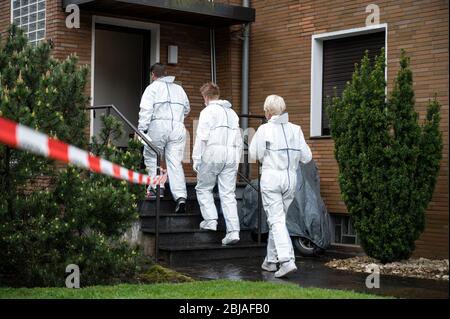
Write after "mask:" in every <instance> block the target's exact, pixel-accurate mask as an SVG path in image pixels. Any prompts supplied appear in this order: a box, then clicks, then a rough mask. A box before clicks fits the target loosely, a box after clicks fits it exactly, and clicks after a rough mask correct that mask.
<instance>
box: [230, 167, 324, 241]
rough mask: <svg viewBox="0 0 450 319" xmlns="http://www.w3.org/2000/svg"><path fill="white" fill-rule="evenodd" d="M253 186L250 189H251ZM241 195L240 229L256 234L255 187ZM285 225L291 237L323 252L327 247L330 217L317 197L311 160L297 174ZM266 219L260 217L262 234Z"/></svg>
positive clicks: (315, 172) (316, 175)
mask: <svg viewBox="0 0 450 319" xmlns="http://www.w3.org/2000/svg"><path fill="white" fill-rule="evenodd" d="M252 186H253V187H252ZM252 186H250V185H247V187H246V188H245V190H244V194H243V203H242V209H241V210H240V216H239V218H240V220H241V222H242V224H243V226H245V227H248V228H250V229H252V230H253V231H255V232H257V230H258V193H257V191H256V190H255V188H257V186H258V183H257V181H256V180H253V181H252ZM286 224H287V228H288V231H289V234H290V235H291V236H298V237H303V238H306V239H308V240H310V241H311V242H312V243H313V244H315V245H316V246H317V247H319V248H322V249H326V248H328V246H329V245H330V239H331V238H330V217H329V214H328V212H327V209H326V207H325V203H324V202H323V200H322V198H321V196H320V178H319V173H318V170H317V166H316V164H315V162H314V160H312V161H311V162H309V163H308V164H300V166H299V168H298V170H297V186H296V192H295V199H294V201H293V202H292V204H291V206H290V207H289V210H288V213H287V217H286ZM268 231H269V227H268V225H267V216H266V214H265V213H262V222H261V232H262V233H267V232H268Z"/></svg>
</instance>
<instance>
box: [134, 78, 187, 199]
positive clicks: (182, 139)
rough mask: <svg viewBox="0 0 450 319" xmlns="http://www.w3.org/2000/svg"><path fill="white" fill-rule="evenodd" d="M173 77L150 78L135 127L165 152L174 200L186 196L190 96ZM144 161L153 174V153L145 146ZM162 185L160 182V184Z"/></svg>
mask: <svg viewBox="0 0 450 319" xmlns="http://www.w3.org/2000/svg"><path fill="white" fill-rule="evenodd" d="M174 80H175V77H173V76H165V77H161V78H158V79H157V80H155V81H153V83H152V84H150V85H149V86H148V87H147V88H146V89H145V92H144V94H143V95H142V99H141V105H140V107H141V110H140V112H139V125H138V129H139V131H141V132H146V131H147V135H148V136H149V137H150V139H151V141H152V142H153V144H155V145H156V146H157V147H158V148H159V149H160V150H161V152H162V153H163V154H164V156H165V159H166V165H167V174H168V179H169V183H170V190H171V192H172V195H173V197H174V199H175V200H177V199H178V198H186V197H187V192H186V180H185V177H184V171H183V166H182V163H181V162H182V160H183V155H184V147H185V143H186V129H185V127H184V119H185V117H186V116H187V115H188V114H189V111H190V106H189V99H188V97H187V95H186V92H184V90H183V88H182V87H181V86H180V85H178V84H175V83H174ZM144 162H145V166H146V167H147V169H148V172H149V174H150V175H155V174H156V154H155V153H154V152H153V151H152V150H151V149H150V148H149V147H148V146H147V145H145V146H144ZM161 186H163V185H161Z"/></svg>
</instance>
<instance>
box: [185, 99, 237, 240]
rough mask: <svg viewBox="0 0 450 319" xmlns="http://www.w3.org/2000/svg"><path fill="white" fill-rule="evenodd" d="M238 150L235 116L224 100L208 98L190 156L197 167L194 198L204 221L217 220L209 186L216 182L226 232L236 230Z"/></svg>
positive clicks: (201, 113) (195, 168)
mask: <svg viewBox="0 0 450 319" xmlns="http://www.w3.org/2000/svg"><path fill="white" fill-rule="evenodd" d="M241 151H242V136H241V131H240V128H239V117H238V116H237V114H236V112H234V111H233V110H232V109H231V103H230V102H228V101H225V100H215V101H211V102H210V103H209V104H208V105H207V106H206V107H205V108H204V109H203V110H202V111H201V112H200V118H199V122H198V127H197V135H196V137H195V144H194V149H193V152H192V159H193V161H194V170H196V171H197V186H196V187H195V189H196V191H197V200H198V203H199V205H200V209H201V212H202V216H203V219H204V220H205V221H212V220H215V221H217V218H218V215H217V209H216V206H215V204H214V198H213V188H214V186H215V184H216V181H217V182H218V186H219V197H220V204H221V206H222V211H223V215H224V218H225V223H226V227H227V233H230V232H236V231H239V230H240V227H239V217H238V213H237V203H236V194H235V190H236V175H237V171H238V167H239V161H240V157H241Z"/></svg>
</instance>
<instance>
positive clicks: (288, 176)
mask: <svg viewBox="0 0 450 319" xmlns="http://www.w3.org/2000/svg"><path fill="white" fill-rule="evenodd" d="M296 183H297V175H296V173H295V171H293V172H291V173H288V172H287V171H286V170H283V171H282V170H266V171H263V172H262V176H261V191H262V193H261V195H262V203H263V207H264V211H265V212H266V214H267V223H268V224H269V239H268V242H267V257H266V259H267V261H268V262H271V263H277V262H280V263H283V262H287V261H291V260H295V254H294V248H293V247H292V241H291V237H290V236H289V232H288V229H287V227H286V214H287V211H288V208H289V206H290V205H291V203H292V201H293V199H294V194H295V186H296Z"/></svg>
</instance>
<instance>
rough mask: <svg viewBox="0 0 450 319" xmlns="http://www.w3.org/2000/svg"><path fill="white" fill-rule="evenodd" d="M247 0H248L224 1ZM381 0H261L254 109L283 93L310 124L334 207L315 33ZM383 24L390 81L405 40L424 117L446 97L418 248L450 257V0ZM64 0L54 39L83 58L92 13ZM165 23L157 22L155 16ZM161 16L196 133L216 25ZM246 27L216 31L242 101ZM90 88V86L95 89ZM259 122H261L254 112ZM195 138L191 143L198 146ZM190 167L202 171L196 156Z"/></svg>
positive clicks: (394, 14) (61, 52)
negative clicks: (70, 23) (316, 85)
mask: <svg viewBox="0 0 450 319" xmlns="http://www.w3.org/2000/svg"><path fill="white" fill-rule="evenodd" d="M9 2H10V1H2V2H1V3H0V31H3V30H5V28H6V27H7V25H8V24H9V21H10V17H9V14H10V11H9V10H10V9H9ZM217 2H223V3H228V4H235V5H239V4H240V3H241V1H239V0H228V1H226V0H223V1H217ZM370 3H371V2H367V1H361V0H356V1H355V0H338V1H332V2H330V1H324V0H319V1H312V0H311V1H296V0H277V1H271V0H266V1H252V5H253V7H254V8H255V9H256V22H255V23H253V24H252V26H251V38H250V39H251V40H250V101H249V102H250V111H251V112H252V113H254V114H261V113H262V105H263V102H264V99H265V97H266V96H267V95H269V94H279V95H282V96H283V97H284V98H285V100H286V102H287V105H288V111H289V113H290V117H291V120H292V121H293V122H294V123H296V124H300V125H301V126H302V128H303V131H304V133H305V137H306V138H307V141H308V143H309V145H310V146H311V148H312V150H313V155H314V158H315V159H316V161H317V165H318V167H319V171H320V177H321V188H322V196H323V197H324V199H325V202H326V205H327V208H328V210H329V211H330V212H333V213H345V212H346V207H345V205H344V203H343V201H342V199H341V196H340V191H339V186H338V183H337V174H338V168H337V164H336V162H335V159H334V155H333V150H334V145H333V141H332V140H331V139H310V138H309V136H310V91H311V37H312V35H314V34H320V33H324V32H331V31H339V30H346V29H351V28H358V27H363V26H364V25H365V20H366V16H367V13H366V12H365V8H366V6H367V5H368V4H370ZM376 4H377V5H378V6H379V7H380V23H386V24H387V30H388V34H387V57H388V60H387V62H388V68H387V76H388V85H389V86H388V90H391V89H392V82H393V80H394V77H395V75H396V72H397V71H398V68H399V66H398V61H399V56H400V49H402V48H403V49H405V50H406V51H407V54H408V55H409V56H410V57H411V67H412V70H413V72H414V89H415V94H416V107H417V111H418V112H419V114H420V118H421V119H423V118H424V115H425V110H426V105H427V102H428V99H429V98H430V97H432V96H433V95H434V93H436V94H437V98H438V100H439V101H440V102H441V104H442V122H441V128H442V131H443V137H444V144H445V147H444V152H443V160H442V165H441V171H440V175H439V179H438V184H437V186H436V190H435V193H434V196H433V199H432V201H431V203H430V204H429V207H428V210H427V219H426V222H427V226H426V230H425V232H424V233H423V235H422V237H421V238H420V239H419V240H418V241H417V250H416V255H420V256H426V257H447V258H448V216H449V214H448V199H449V198H448V196H449V194H448V191H449V189H448V164H449V163H448V140H449V139H448V131H449V130H448V128H449V122H448V95H449V94H448V93H449V92H448V35H449V32H448V1H445V0H434V1H407V0H403V1H384V0H380V1H378V2H377V3H376ZM64 19H65V13H64V12H63V10H62V4H61V0H47V38H51V39H52V41H53V43H54V45H55V50H54V55H55V56H56V57H58V58H63V57H65V56H67V55H68V54H71V53H76V54H77V55H78V56H79V57H80V62H81V63H83V64H90V61H91V34H92V25H91V17H90V16H89V15H86V14H82V21H81V22H82V23H81V28H80V29H78V30H73V29H72V30H69V29H66V27H65V25H64ZM155 22H156V21H155ZM156 23H159V24H160V48H161V52H160V60H161V61H162V62H165V61H167V46H168V45H169V44H176V45H178V48H179V57H178V59H179V63H178V64H177V65H176V66H173V67H169V72H170V73H171V74H173V75H175V76H176V77H177V80H179V81H181V82H182V84H183V86H184V88H185V89H186V92H187V93H188V95H189V98H190V101H191V106H192V112H191V114H190V116H189V118H188V120H187V121H186V126H187V128H188V129H189V130H190V133H191V136H193V135H192V124H193V120H194V119H196V118H198V114H199V112H200V110H201V108H202V101H201V98H200V95H199V92H198V88H199V87H200V85H201V84H202V83H203V82H205V81H209V80H210V79H211V70H210V46H209V29H208V28H204V27H195V26H186V25H177V24H171V23H165V22H161V21H160V22H156ZM239 29H240V26H234V27H231V28H221V29H218V30H216V52H217V82H218V84H219V85H220V86H221V88H222V96H223V98H226V99H229V100H231V101H232V103H233V104H234V106H235V108H236V109H237V110H239V108H240V89H241V87H240V85H241V81H240V76H241V42H242V41H241V39H240V32H239ZM89 92H90V91H89ZM250 125H251V126H254V127H256V126H257V122H256V121H250ZM192 142H193V141H192V140H191V149H192ZM185 168H186V175H187V177H189V178H191V179H192V178H194V177H195V175H194V174H192V170H191V168H190V165H188V164H186V165H185Z"/></svg>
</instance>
